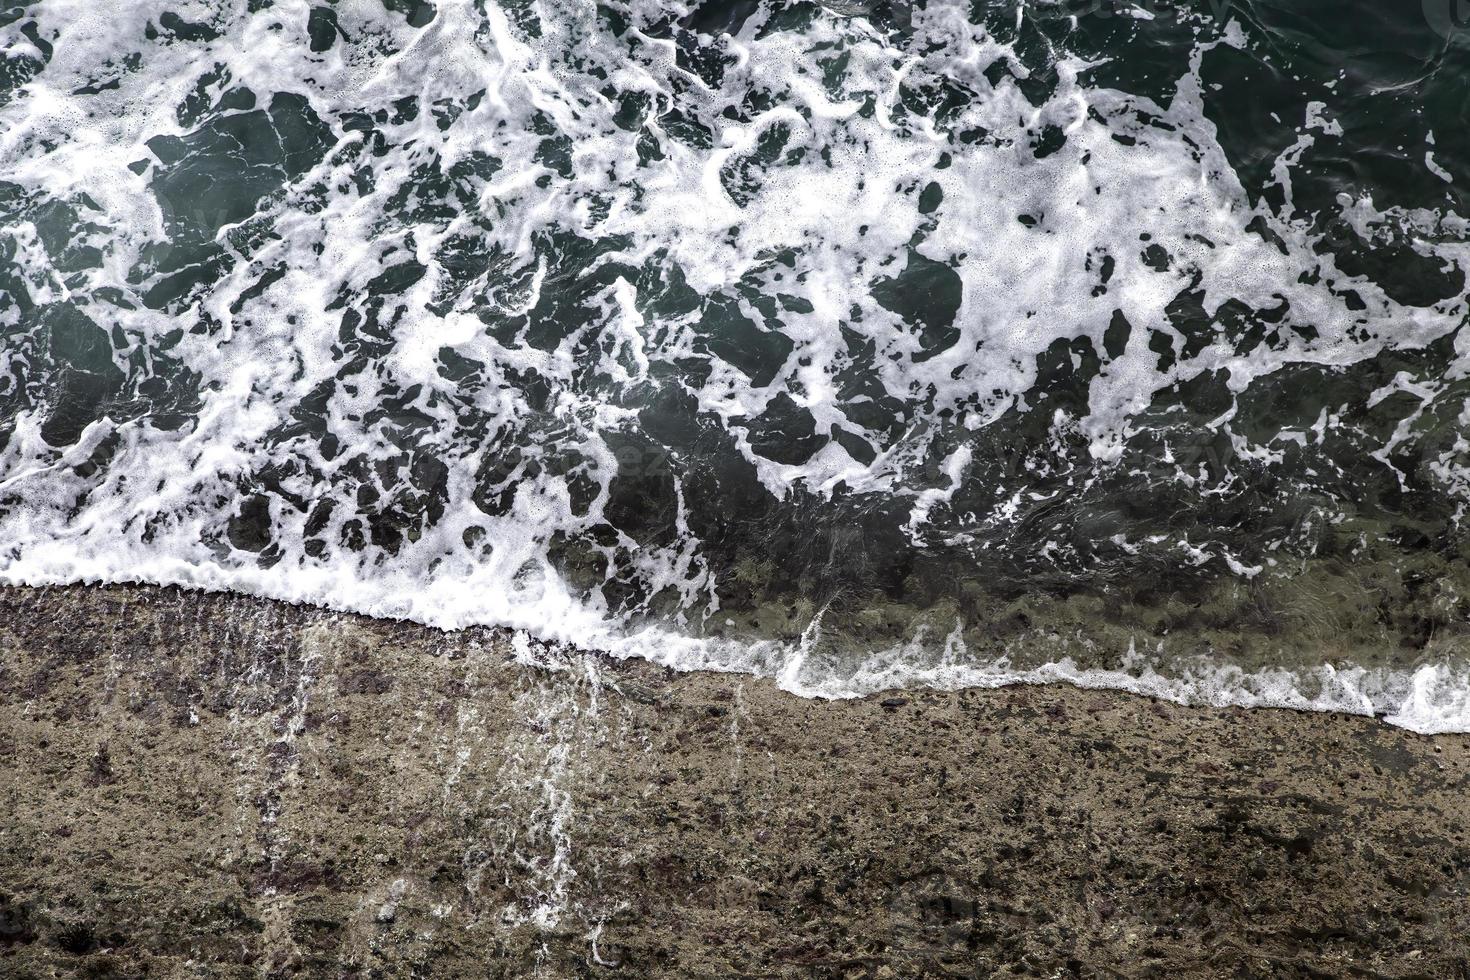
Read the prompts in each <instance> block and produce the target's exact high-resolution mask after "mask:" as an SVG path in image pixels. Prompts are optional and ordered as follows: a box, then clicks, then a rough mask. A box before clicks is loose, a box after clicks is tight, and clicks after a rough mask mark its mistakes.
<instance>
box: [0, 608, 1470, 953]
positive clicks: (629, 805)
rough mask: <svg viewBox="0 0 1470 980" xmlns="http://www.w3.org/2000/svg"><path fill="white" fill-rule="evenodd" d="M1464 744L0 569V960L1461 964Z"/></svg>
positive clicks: (1469, 907)
mask: <svg viewBox="0 0 1470 980" xmlns="http://www.w3.org/2000/svg"><path fill="white" fill-rule="evenodd" d="M1467 776H1470V741H1467V738H1466V737H1464V736H1443V737H1436V738H1426V737H1421V736H1417V735H1414V734H1411V733H1409V732H1406V731H1402V730H1398V729H1394V728H1391V727H1388V726H1385V725H1383V724H1381V723H1379V722H1375V721H1373V720H1371V719H1365V718H1357V717H1345V716H1336V715H1324V714H1299V713H1291V712H1285V711H1243V710H1238V709H1214V708H1184V707H1180V706H1177V705H1173V704H1165V703H1159V702H1154V701H1150V700H1147V699H1144V698H1139V697H1134V696H1130V695H1123V694H1114V693H1109V692H1098V691H1080V690H1075V689H1071V688H1066V687H1047V688H1012V689H1006V690H999V691H961V692H956V693H939V692H923V691H916V692H894V693H889V694H885V695H879V696H874V697H871V698H867V699H864V700H857V701H846V702H822V701H806V700H801V699H799V698H796V697H793V696H791V695H788V694H785V693H783V692H781V691H779V690H778V689H777V688H776V687H775V686H774V685H773V684H771V683H768V682H766V681H761V680H756V679H752V678H750V677H744V676H732V675H712V674H673V673H669V672H666V671H664V670H662V669H659V668H655V667H652V666H650V665H648V664H645V663H641V662H609V661H606V660H601V659H597V658H591V657H586V656H583V655H579V654H569V653H565V652H558V651H554V650H547V649H541V648H538V647H536V646H534V645H527V644H524V643H521V644H519V645H518V644H515V643H513V642H511V640H510V639H509V638H508V637H507V636H505V635H504V634H501V633H498V632H495V631H490V630H473V631H466V632H462V633H456V634H444V633H440V632H437V631H434V630H430V629H425V628H422V627H417V626H413V625H409V624H403V623H393V622H381V621H373V620H368V619H363V618H358V617H353V616H347V615H340V614H333V613H328V612H323V611H320V610H312V609H302V608H295V607H290V606H284V605H280V604H275V603H270V602H266V601H261V600H255V599H249V598H244V597H239V596H229V595H206V594H200V593H186V592H181V591H178V590H173V589H154V588H131V587H130V588H114V587H109V588H101V587H76V588H54V589H45V590H27V589H12V590H4V591H0V787H3V796H0V807H3V810H0V812H3V816H0V974H3V975H5V976H7V977H17V978H20V977H56V976H65V977H70V976H85V977H142V976H147V977H258V976H267V977H319V976H320V977H410V976H412V977H430V976H433V977H533V976H542V977H583V976H604V975H606V976H628V977H834V978H879V977H882V978H890V977H893V978H897V977H987V976H992V975H997V974H1000V975H1023V976H1044V977H1066V976H1089V977H1090V976H1107V977H1114V976H1126V977H1133V976H1139V977H1142V976H1163V975H1172V976H1190V977H1192V976H1231V977H1277V976H1301V977H1379V976H1382V977H1434V978H1439V977H1466V976H1470V897H1467V896H1470V841H1467V839H1466V829H1467V819H1470V792H1467V789H1470V786H1467Z"/></svg>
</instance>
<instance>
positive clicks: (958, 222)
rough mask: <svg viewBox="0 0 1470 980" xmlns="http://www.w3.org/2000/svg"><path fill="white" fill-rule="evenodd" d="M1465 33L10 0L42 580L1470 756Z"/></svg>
mask: <svg viewBox="0 0 1470 980" xmlns="http://www.w3.org/2000/svg"><path fill="white" fill-rule="evenodd" d="M1459 13H1460V10H1459V9H1458V6H1457V4H1456V0H1444V2H1443V3H1440V2H1439V0H1425V3H1424V4H1423V5H1422V7H1421V5H1420V4H1414V3H1408V4H1379V3H1369V2H1366V0H1364V2H1361V3H1354V4H1348V5H1344V4H1342V3H1326V2H1320V0H1298V2H1282V0H1273V2H1263V0H1233V2H1227V0H1201V2H1197V3H1186V2H1178V3H1164V2H1162V0H1158V2H1144V3H1138V4H1133V3H1126V2H1125V3H1116V4H1114V3H1108V2H1104V0H1085V2H1084V0H1075V2H1055V3H1043V2H1040V0H1032V2H1023V3H1020V4H1019V5H1018V4H1016V3H1004V4H1002V3H990V4H987V3H964V2H958V0H952V2H941V0H930V2H928V3H917V2H916V3H912V4H910V3H897V2H894V3H887V2H884V3H877V4H873V3H859V2H846V3H836V2H833V3H827V4H814V3H804V2H775V0H767V2H762V3H756V2H729V3H716V2H706V3H703V4H697V3H688V4H679V3H667V2H654V0H618V2H611V0H610V2H605V3H596V4H595V3H591V2H579V0H499V2H497V0H435V2H429V0H335V2H330V0H323V2H318V3H313V2H306V0H289V2H288V0H171V2H170V0H130V2H127V3H122V4H100V3H97V2H95V0H40V2H32V3H22V4H14V3H12V4H9V5H7V6H5V7H3V8H0V23H3V24H4V26H3V28H0V37H3V40H4V44H5V57H4V59H3V61H0V331H3V335H4V338H5V343H4V347H3V351H0V358H3V375H0V549H3V550H0V569H3V572H0V575H3V579H4V580H5V581H10V582H22V583H45V582H66V581H79V580H80V581H92V580H111V581H116V580H138V581H152V582H173V583H182V584H192V585H199V586H205V587H211V588H229V589H236V590H241V591H247V592H254V593H259V594H264V595H269V596H274V597H278V598H285V599H292V600H300V601H310V602H316V603H322V604H327V605H332V606H337V607H345V608H351V609H356V610H361V611H364V612H368V613H372V614H376V615H388V616H404V617H410V618H414V619H418V620H421V621H424V622H427V623H430V624H433V625H439V626H447V627H456V626H463V625H467V624H471V623H479V624H499V625H506V626H511V627H516V628H522V629H527V630H530V631H532V632H534V633H536V634H538V635H540V636H543V637H546V638H550V639H556V640H564V641H568V642H573V643H577V644H581V645H584V646H589V647H596V648H601V649H605V650H609V651H611V652H614V653H617V654H621V655H629V654H631V655H642V656H649V657H653V658H655V659H658V660H661V661H663V662H665V663H669V664H671V665H674V666H679V667H688V668H695V667H716V668H721V669H737V670H749V671H753V672H757V673H762V674H767V675H771V676H775V677H777V678H779V679H780V681H781V683H782V684H783V685H785V686H786V687H788V688H789V689H792V690H795V691H799V692H802V693H810V694H824V695H834V696H840V695H844V694H853V693H861V692H863V691H868V690H874V689H878V688H882V687H887V686H903V685H914V684H938V685H946V686H952V685H958V684H996V683H1003V682H1008V681H1015V680H1050V679H1065V680H1071V681H1073V682H1077V683H1084V684H1093V685H1099V686H1112V687H1123V688H1130V689H1137V690H1146V691H1152V692H1154V693H1159V694H1163V695H1166V696H1172V697H1181V698H1195V699H1204V700H1211V701H1216V702H1221V703H1239V704H1247V705H1255V704H1281V705H1292V706H1298V707H1318V708H1340V709H1346V710H1355V711H1365V712H1376V713H1379V714H1384V715H1387V716H1388V717H1389V718H1390V720H1392V721H1395V722H1397V723H1400V724H1405V725H1409V726H1411V727H1415V728H1419V729H1421V730H1470V666H1467V663H1470V661H1467V655H1470V566H1467V559H1470V532H1467V529H1466V517H1467V511H1466V505H1467V502H1470V334H1467V332H1466V331H1465V329H1464V325H1465V322H1466V317H1467V283H1466V275H1465V273H1466V269H1467V268H1470V227H1467V224H1466V221H1465V219H1464V218H1462V217H1461V215H1462V214H1467V213H1470V209H1467V207H1466V204H1467V202H1466V201H1465V200H1464V195H1465V193H1466V191H1467V190H1470V125H1467V123H1470V111H1467V107H1470V100H1467V98H1466V82H1465V80H1466V79H1467V78H1470V28H1467V27H1463V26H1461V24H1460V21H1461V20H1462V19H1464V18H1459V17H1458V16H1457V15H1458V14H1459Z"/></svg>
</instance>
